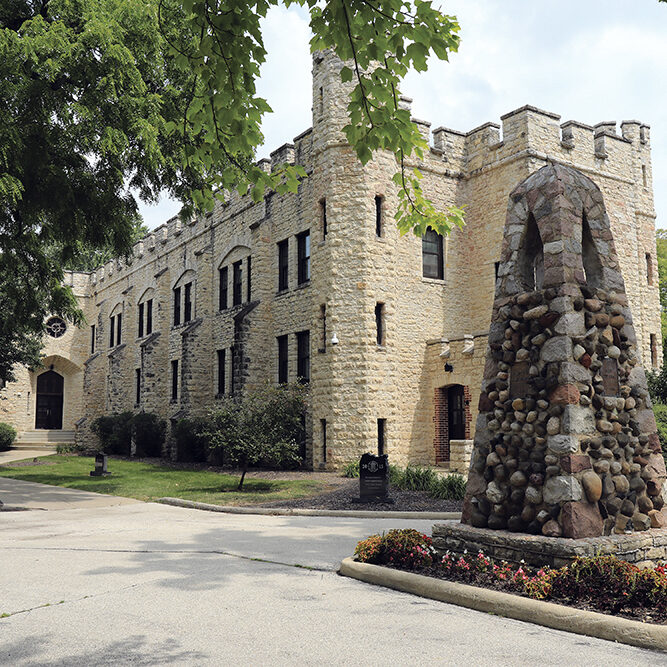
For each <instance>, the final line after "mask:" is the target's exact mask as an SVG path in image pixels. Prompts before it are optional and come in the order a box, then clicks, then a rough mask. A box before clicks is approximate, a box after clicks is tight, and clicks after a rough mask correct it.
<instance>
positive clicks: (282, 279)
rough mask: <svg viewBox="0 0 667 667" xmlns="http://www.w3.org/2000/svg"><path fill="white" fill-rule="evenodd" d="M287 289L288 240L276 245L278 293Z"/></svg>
mask: <svg viewBox="0 0 667 667" xmlns="http://www.w3.org/2000/svg"><path fill="white" fill-rule="evenodd" d="M287 289H289V239H283V240H282V241H280V242H279V243H278V291H279V292H283V291H285V290H287Z"/></svg>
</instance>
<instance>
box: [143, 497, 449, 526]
mask: <svg viewBox="0 0 667 667" xmlns="http://www.w3.org/2000/svg"><path fill="white" fill-rule="evenodd" d="M154 502H156V503H162V504H163V505H174V506H175V507H187V508H188V509H195V510H206V511H207V512H224V513H226V514H266V515H269V516H332V517H335V516H340V517H351V518H357V519H428V520H433V519H435V520H440V521H448V520H456V521H459V520H460V519H461V512H395V511H391V510H390V511H387V512H385V511H379V512H374V511H370V510H314V509H312V510H308V509H301V508H294V509H292V508H289V507H287V508H285V507H254V506H247V505H239V506H237V505H212V504H210V503H199V502H196V501H194V500H183V499H182V498H158V499H157V500H156V501H154Z"/></svg>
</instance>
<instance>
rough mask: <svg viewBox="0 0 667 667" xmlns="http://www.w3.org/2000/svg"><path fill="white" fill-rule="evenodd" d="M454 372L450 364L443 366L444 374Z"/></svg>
mask: <svg viewBox="0 0 667 667" xmlns="http://www.w3.org/2000/svg"><path fill="white" fill-rule="evenodd" d="M453 371H454V366H452V365H451V364H449V363H448V364H445V373H452V372H453Z"/></svg>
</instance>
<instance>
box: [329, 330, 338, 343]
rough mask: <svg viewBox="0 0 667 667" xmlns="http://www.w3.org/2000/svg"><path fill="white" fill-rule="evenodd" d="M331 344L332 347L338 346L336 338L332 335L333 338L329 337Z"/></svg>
mask: <svg viewBox="0 0 667 667" xmlns="http://www.w3.org/2000/svg"><path fill="white" fill-rule="evenodd" d="M331 344H332V345H338V336H336V334H335V333H334V335H333V336H331Z"/></svg>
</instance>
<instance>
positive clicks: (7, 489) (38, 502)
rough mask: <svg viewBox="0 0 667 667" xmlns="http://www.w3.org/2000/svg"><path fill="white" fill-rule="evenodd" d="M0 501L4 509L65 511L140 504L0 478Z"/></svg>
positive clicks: (60, 487) (126, 499)
mask: <svg viewBox="0 0 667 667" xmlns="http://www.w3.org/2000/svg"><path fill="white" fill-rule="evenodd" d="M0 501H2V503H3V505H4V508H5V509H11V508H17V507H19V508H23V509H32V510H66V509H81V508H93V507H111V506H114V505H130V504H136V503H139V502H141V501H140V500H135V499H134V498H122V497H120V496H108V495H105V494H102V493H91V492H89V491H79V490H78V489H67V488H64V487H62V486H48V485H46V484H36V483H35V482H24V481H22V480H19V479H9V478H7V477H0Z"/></svg>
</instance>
